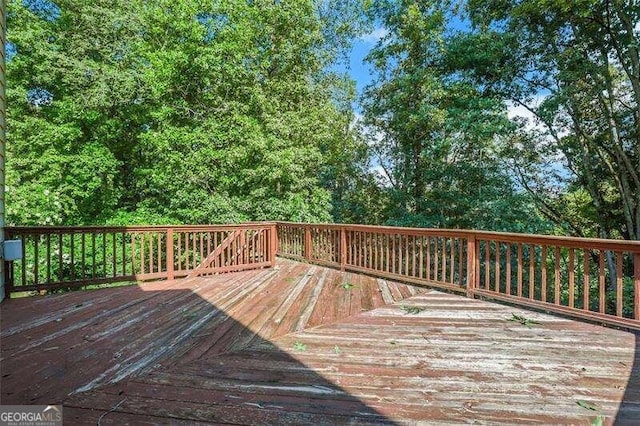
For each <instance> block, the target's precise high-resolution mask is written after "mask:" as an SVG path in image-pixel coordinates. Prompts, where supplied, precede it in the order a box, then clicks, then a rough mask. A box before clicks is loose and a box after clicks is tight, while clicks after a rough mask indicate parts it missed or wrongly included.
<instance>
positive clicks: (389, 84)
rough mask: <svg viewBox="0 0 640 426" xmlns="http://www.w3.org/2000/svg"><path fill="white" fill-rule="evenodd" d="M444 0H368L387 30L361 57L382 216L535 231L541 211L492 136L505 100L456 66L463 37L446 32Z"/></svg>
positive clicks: (500, 125) (507, 127)
mask: <svg viewBox="0 0 640 426" xmlns="http://www.w3.org/2000/svg"><path fill="white" fill-rule="evenodd" d="M446 6H447V5H439V4H438V3H436V2H433V3H431V2H415V1H402V2H391V1H383V0H381V1H373V2H371V4H370V8H369V12H370V13H371V14H372V16H373V17H375V18H376V19H379V20H380V21H381V22H382V23H383V24H384V26H385V28H387V29H388V30H389V35H388V36H387V37H386V38H385V39H384V40H382V41H380V42H379V43H378V45H377V46H376V47H375V48H374V49H373V50H372V52H371V53H370V55H369V57H368V60H369V62H370V63H371V64H372V65H373V66H374V68H375V69H376V71H377V74H378V79H377V81H376V82H375V84H373V85H372V86H370V87H368V88H367V90H366V93H365V96H364V98H363V103H364V107H365V112H366V123H367V125H368V126H369V128H370V129H371V132H372V133H373V135H372V136H373V137H375V138H377V142H376V144H375V150H376V154H377V156H378V158H379V161H380V163H381V165H382V166H383V167H384V169H385V170H386V171H387V174H388V178H389V186H388V188H387V190H388V191H387V192H388V197H389V204H388V208H387V210H386V212H385V216H386V218H387V219H386V222H387V223H390V224H394V225H409V226H425V227H447V228H458V227H460V228H480V229H492V230H511V231H529V232H531V231H538V232H539V231H541V230H542V229H543V228H544V227H545V224H544V221H543V220H542V219H540V218H539V217H538V216H537V215H536V214H535V212H534V211H533V210H534V209H532V204H531V202H530V200H529V199H528V198H527V197H526V196H524V195H522V194H519V193H518V192H517V191H516V189H515V186H514V183H513V180H512V179H511V178H510V176H509V175H507V173H506V171H505V167H504V164H503V162H502V159H501V156H500V147H499V145H498V144H497V142H498V140H499V138H500V137H502V136H505V135H508V134H509V132H510V131H511V130H512V125H511V124H510V122H509V121H508V120H507V117H506V114H505V105H504V103H503V102H502V100H501V99H499V98H497V97H492V96H487V94H486V93H485V92H484V91H483V90H482V88H480V87H478V86H477V85H474V84H473V83H472V82H468V81H465V80H464V79H461V78H460V76H459V75H458V69H457V64H458V63H459V62H460V61H462V58H461V56H462V55H465V54H466V52H467V50H468V45H467V44H463V43H460V40H459V39H458V38H456V37H454V36H450V35H448V34H447V32H446V24H447V16H448V14H447V11H446V10H445V9H444V7H446Z"/></svg>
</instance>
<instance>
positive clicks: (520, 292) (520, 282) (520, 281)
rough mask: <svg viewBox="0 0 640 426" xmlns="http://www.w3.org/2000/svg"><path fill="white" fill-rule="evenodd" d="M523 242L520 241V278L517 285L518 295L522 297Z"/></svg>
mask: <svg viewBox="0 0 640 426" xmlns="http://www.w3.org/2000/svg"><path fill="white" fill-rule="evenodd" d="M522 268H523V265H522V244H520V243H518V280H517V282H516V285H517V287H518V288H517V292H518V293H517V294H518V297H522Z"/></svg>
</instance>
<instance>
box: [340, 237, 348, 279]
mask: <svg viewBox="0 0 640 426" xmlns="http://www.w3.org/2000/svg"><path fill="white" fill-rule="evenodd" d="M346 266H347V232H346V231H345V229H344V226H343V227H341V228H340V270H341V271H344V270H345V268H346Z"/></svg>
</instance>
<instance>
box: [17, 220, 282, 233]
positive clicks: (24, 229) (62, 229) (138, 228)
mask: <svg viewBox="0 0 640 426" xmlns="http://www.w3.org/2000/svg"><path fill="white" fill-rule="evenodd" d="M275 224H276V222H247V223H238V224H221V225H216V224H213V225H128V226H6V227H5V230H6V231H8V232H10V233H11V232H13V233H27V234H28V233H72V232H142V231H166V230H168V229H173V230H174V231H194V232H196V231H210V230H218V229H239V228H245V229H246V228H249V229H257V228H264V227H267V226H273V225H275Z"/></svg>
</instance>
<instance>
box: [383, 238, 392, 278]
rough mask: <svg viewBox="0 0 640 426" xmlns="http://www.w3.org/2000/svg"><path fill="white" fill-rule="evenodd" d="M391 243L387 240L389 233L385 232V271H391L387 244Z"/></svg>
mask: <svg viewBox="0 0 640 426" xmlns="http://www.w3.org/2000/svg"><path fill="white" fill-rule="evenodd" d="M390 243H391V241H389V234H385V246H384V249H385V255H386V261H385V270H386V271H387V272H389V271H391V265H389V244H390Z"/></svg>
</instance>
